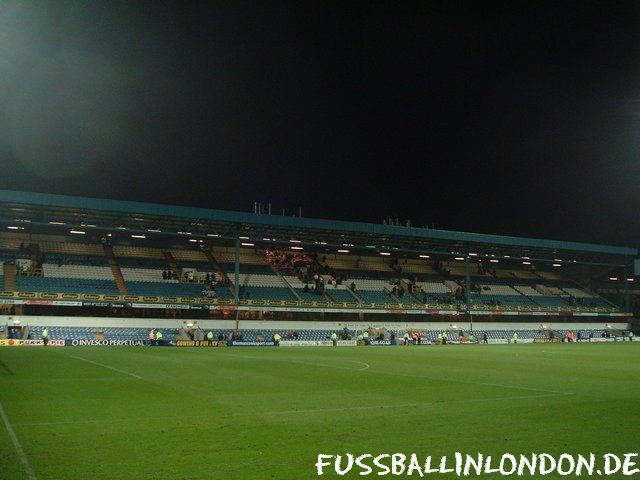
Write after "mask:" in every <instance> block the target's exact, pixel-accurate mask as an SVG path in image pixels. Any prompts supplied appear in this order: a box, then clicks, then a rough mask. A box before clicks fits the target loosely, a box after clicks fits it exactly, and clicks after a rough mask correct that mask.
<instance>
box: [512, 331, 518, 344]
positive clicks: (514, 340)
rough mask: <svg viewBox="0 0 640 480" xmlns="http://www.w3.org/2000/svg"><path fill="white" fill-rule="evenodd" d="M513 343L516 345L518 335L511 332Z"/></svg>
mask: <svg viewBox="0 0 640 480" xmlns="http://www.w3.org/2000/svg"><path fill="white" fill-rule="evenodd" d="M513 343H518V334H517V332H513Z"/></svg>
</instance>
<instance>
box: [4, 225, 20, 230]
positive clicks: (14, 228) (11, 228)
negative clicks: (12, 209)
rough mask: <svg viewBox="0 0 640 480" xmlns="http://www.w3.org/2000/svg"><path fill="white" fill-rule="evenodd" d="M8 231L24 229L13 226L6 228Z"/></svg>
mask: <svg viewBox="0 0 640 480" xmlns="http://www.w3.org/2000/svg"><path fill="white" fill-rule="evenodd" d="M7 228H8V229H9V230H24V227H16V226H14V225H11V226H10V227H7Z"/></svg>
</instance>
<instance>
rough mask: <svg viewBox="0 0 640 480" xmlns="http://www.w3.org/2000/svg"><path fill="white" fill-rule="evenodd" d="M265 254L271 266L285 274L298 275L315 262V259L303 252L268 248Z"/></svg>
mask: <svg viewBox="0 0 640 480" xmlns="http://www.w3.org/2000/svg"><path fill="white" fill-rule="evenodd" d="M265 255H266V257H267V261H268V262H269V263H270V264H271V266H272V267H273V268H275V269H276V270H277V271H278V272H279V273H281V274H283V275H295V276H298V275H300V274H302V273H303V272H304V271H306V270H307V269H308V268H309V267H310V266H311V264H312V263H313V259H312V258H311V257H310V256H309V255H307V254H306V253H303V252H285V251H282V250H271V249H269V248H267V250H266V251H265Z"/></svg>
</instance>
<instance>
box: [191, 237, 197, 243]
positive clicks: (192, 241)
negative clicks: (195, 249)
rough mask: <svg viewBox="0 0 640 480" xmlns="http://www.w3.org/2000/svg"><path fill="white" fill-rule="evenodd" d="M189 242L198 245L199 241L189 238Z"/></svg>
mask: <svg viewBox="0 0 640 480" xmlns="http://www.w3.org/2000/svg"><path fill="white" fill-rule="evenodd" d="M189 241H190V242H191V243H198V242H199V240H197V239H195V238H190V239H189Z"/></svg>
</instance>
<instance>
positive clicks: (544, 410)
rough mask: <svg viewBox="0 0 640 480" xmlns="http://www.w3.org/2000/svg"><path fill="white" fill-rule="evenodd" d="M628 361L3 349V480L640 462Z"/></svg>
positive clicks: (579, 352)
mask: <svg viewBox="0 0 640 480" xmlns="http://www.w3.org/2000/svg"><path fill="white" fill-rule="evenodd" d="M639 359H640V342H637V343H632V344H629V343H623V344H555V345H488V346H481V345H479V346H454V345H450V346H429V347H406V348H405V347H380V348H375V347H369V348H364V347H358V348H346V347H338V348H328V347H327V348H289V349H285V348H283V347H281V348H253V347H252V348H149V347H65V348H47V349H44V348H26V347H25V348H22V347H18V348H1V349H0V404H1V405H2V407H3V409H4V412H5V417H6V419H7V420H8V423H9V424H10V428H7V425H6V423H7V422H1V423H0V478H2V479H29V478H37V479H39V480H44V479H52V480H60V479H78V480H85V479H91V480H99V479H105V480H106V479H108V480H116V479H169V480H173V479H214V478H220V479H231V480H233V479H296V480H297V479H309V478H318V477H317V476H316V468H315V466H314V464H315V462H316V460H317V455H318V454H320V453H326V454H344V453H346V452H350V453H353V454H364V453H372V454H381V453H395V452H402V453H405V454H411V453H414V452H415V453H418V454H420V455H422V456H426V455H427V454H431V455H433V456H439V455H448V456H451V457H452V456H453V453H454V452H456V451H459V452H463V453H471V454H474V453H477V452H481V453H484V454H493V455H502V454H504V453H512V454H516V455H517V454H520V453H524V454H530V453H531V452H535V453H550V454H554V455H560V454H561V453H571V454H574V455H577V454H579V453H582V454H588V453H589V452H593V453H596V454H598V455H602V454H605V453H609V452H611V453H616V454H620V455H622V454H624V453H628V452H639V451H640V414H639V413H640V362H639ZM10 429H12V430H13V432H14V434H15V438H16V439H17V441H18V443H19V444H20V446H21V447H22V450H23V451H24V458H23V459H21V457H20V456H19V455H18V453H17V451H16V446H15V445H14V442H13V440H12V437H11V434H10V432H9V430H10ZM24 462H26V463H28V464H29V466H30V467H31V468H32V471H33V475H32V476H31V477H30V474H29V473H28V470H27V469H26V468H25V465H24ZM325 472H326V473H325V475H324V476H323V477H322V478H367V477H361V476H359V475H357V473H355V472H354V473H351V474H348V475H346V476H344V477H338V476H337V475H336V474H335V473H334V472H333V470H332V469H331V468H326V469H325ZM389 476H390V475H389ZM431 477H432V478H454V476H447V475H432V476H431ZM369 478H379V477H377V476H376V475H375V474H374V475H370V476H369ZM411 478H416V476H415V475H414V476H413V477H411ZM418 478H419V477H418ZM425 478H428V477H425ZM476 478H477V477H476ZM482 478H504V477H499V476H483V477H482ZM526 478H531V477H526ZM544 478H546V479H548V478H570V477H555V476H553V474H552V475H547V476H546V477H544ZM571 478H575V477H571ZM583 478H584V477H583ZM608 478H616V477H613V476H611V477H608ZM619 478H621V477H619ZM627 478H629V477H627Z"/></svg>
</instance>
